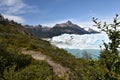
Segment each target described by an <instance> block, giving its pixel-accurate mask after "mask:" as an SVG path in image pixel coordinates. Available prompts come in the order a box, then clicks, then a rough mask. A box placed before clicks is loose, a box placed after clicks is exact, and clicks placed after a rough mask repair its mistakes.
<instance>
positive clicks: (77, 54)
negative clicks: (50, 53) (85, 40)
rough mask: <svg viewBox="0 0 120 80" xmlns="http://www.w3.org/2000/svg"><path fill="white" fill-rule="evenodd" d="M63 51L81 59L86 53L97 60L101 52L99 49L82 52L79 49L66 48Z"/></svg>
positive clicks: (83, 50)
mask: <svg viewBox="0 0 120 80" xmlns="http://www.w3.org/2000/svg"><path fill="white" fill-rule="evenodd" d="M65 50H66V51H67V52H69V53H71V54H72V55H74V56H75V57H77V58H80V57H83V54H84V53H87V54H88V55H90V56H91V57H92V58H93V59H97V58H98V57H99V55H100V51H101V50H99V49H82V50H80V49H68V48H67V49H65Z"/></svg>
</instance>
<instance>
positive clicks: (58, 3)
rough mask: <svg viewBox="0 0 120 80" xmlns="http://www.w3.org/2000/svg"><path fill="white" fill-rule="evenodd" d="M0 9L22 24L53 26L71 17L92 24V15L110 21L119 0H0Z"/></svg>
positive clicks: (79, 23)
mask: <svg viewBox="0 0 120 80" xmlns="http://www.w3.org/2000/svg"><path fill="white" fill-rule="evenodd" d="M0 13H1V14H2V15H3V16H4V17H5V18H8V19H10V20H14V21H16V22H19V23H22V24H29V25H38V24H42V25H44V26H53V25H55V24H56V23H63V22H66V21H68V20H71V21H72V22H73V23H75V24H78V25H81V26H84V27H92V25H94V23H93V22H92V18H93V17H96V18H98V19H100V20H102V21H104V20H105V21H108V22H110V21H112V19H113V17H114V16H115V14H119V15H120V0H0Z"/></svg>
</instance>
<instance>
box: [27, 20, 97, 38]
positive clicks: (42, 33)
mask: <svg viewBox="0 0 120 80" xmlns="http://www.w3.org/2000/svg"><path fill="white" fill-rule="evenodd" d="M25 27H26V29H28V30H29V31H30V32H31V33H32V34H33V36H36V37H40V38H51V37H54V36H58V35H61V34H64V33H67V34H80V35H82V34H91V33H99V32H97V31H95V30H93V29H91V28H88V29H87V30H86V29H84V28H81V27H80V26H78V25H76V24H73V23H72V22H71V21H69V20H68V21H67V22H66V23H61V24H56V25H55V26H53V27H52V28H50V27H43V26H42V25H38V26H29V25H25Z"/></svg>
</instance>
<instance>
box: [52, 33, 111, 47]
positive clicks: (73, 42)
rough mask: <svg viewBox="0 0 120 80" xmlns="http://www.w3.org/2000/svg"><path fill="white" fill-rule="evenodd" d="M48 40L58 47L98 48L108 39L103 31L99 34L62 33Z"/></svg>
mask: <svg viewBox="0 0 120 80" xmlns="http://www.w3.org/2000/svg"><path fill="white" fill-rule="evenodd" d="M50 42H51V43H52V44H53V45H55V46H57V47H59V48H69V49H100V46H103V42H106V43H108V42H109V39H108V37H107V35H106V34H105V33H99V34H84V35H76V34H63V35H60V36H56V37H53V38H51V40H50Z"/></svg>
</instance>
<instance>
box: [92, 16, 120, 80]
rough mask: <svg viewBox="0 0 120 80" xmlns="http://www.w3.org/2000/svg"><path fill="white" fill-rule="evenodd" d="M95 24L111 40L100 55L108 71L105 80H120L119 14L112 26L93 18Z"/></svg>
mask: <svg viewBox="0 0 120 80" xmlns="http://www.w3.org/2000/svg"><path fill="white" fill-rule="evenodd" d="M93 22H94V23H95V26H97V27H98V28H99V29H100V30H101V31H103V32H105V33H106V34H107V35H108V37H109V39H110V42H109V43H108V44H107V43H104V47H105V49H104V50H103V51H102V52H101V55H100V62H101V64H102V65H103V66H104V67H105V69H106V73H105V75H104V76H105V80H119V79H120V69H119V68H120V56H119V51H118V48H120V47H119V46H120V22H119V21H118V14H116V16H115V18H114V20H113V23H112V24H107V23H106V22H104V23H102V22H101V21H100V22H98V19H97V18H93Z"/></svg>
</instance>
